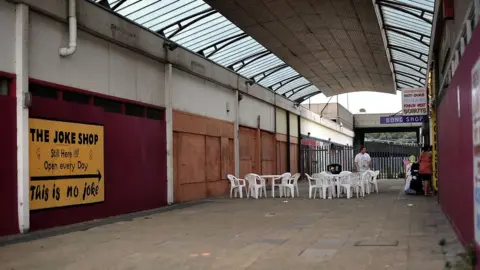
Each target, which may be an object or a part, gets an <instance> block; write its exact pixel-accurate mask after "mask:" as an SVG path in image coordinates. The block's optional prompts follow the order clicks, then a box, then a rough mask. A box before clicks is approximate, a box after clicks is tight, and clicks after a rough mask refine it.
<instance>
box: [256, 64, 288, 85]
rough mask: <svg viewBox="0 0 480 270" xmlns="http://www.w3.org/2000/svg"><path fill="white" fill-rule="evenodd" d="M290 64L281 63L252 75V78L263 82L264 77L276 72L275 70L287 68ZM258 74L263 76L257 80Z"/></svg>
mask: <svg viewBox="0 0 480 270" xmlns="http://www.w3.org/2000/svg"><path fill="white" fill-rule="evenodd" d="M287 67H288V65H287V64H281V65H278V66H274V67H271V68H269V69H267V70H265V71H262V72H260V73H257V74H255V75H253V76H251V77H250V80H252V81H253V82H254V83H259V82H261V81H262V80H263V79H265V78H267V77H268V76H270V75H272V74H274V73H275V72H278V71H280V70H282V69H284V68H287ZM258 76H262V77H261V78H260V79H259V80H258V81H257V80H255V78H256V77H258Z"/></svg>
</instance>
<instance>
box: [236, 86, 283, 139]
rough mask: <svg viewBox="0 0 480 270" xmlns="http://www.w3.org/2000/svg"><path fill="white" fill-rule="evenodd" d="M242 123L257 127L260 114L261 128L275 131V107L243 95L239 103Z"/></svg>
mask: <svg viewBox="0 0 480 270" xmlns="http://www.w3.org/2000/svg"><path fill="white" fill-rule="evenodd" d="M239 111H240V125H243V126H248V127H253V128H257V121H258V120H257V119H258V116H260V129H262V130H268V131H271V132H274V131H275V121H274V119H275V107H273V106H272V105H271V104H268V103H265V102H263V101H260V100H258V99H255V98H253V97H250V96H246V95H244V96H243V99H242V100H241V101H240V104H239Z"/></svg>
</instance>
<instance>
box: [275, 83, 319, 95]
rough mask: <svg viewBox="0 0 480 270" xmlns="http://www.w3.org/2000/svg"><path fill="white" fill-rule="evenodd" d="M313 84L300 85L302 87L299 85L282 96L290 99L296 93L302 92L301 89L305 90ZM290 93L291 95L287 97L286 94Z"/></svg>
mask: <svg viewBox="0 0 480 270" xmlns="http://www.w3.org/2000/svg"><path fill="white" fill-rule="evenodd" d="M312 85H313V84H312V83H306V84H302V85H299V86H297V87H295V88H293V89H290V90H288V91H287V92H285V93H283V94H282V96H285V97H287V98H290V97H291V96H293V95H295V94H296V93H298V92H300V91H302V90H303V89H305V88H307V87H310V86H312ZM290 92H292V94H290V95H288V96H287V93H290Z"/></svg>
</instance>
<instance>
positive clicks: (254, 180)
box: [245, 173, 267, 199]
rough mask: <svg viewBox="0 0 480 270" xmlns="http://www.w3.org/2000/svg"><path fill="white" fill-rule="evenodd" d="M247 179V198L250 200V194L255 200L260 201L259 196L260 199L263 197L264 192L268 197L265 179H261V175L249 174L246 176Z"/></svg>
mask: <svg viewBox="0 0 480 270" xmlns="http://www.w3.org/2000/svg"><path fill="white" fill-rule="evenodd" d="M245 179H246V180H247V181H248V190H247V198H250V194H252V196H253V197H254V198H255V199H258V196H259V195H260V197H262V191H263V192H264V193H263V195H264V197H265V198H266V197H267V188H266V186H265V179H263V178H262V177H260V175H258V174H254V173H249V174H247V175H246V176H245Z"/></svg>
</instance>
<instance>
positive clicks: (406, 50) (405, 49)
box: [387, 45, 428, 64]
mask: <svg viewBox="0 0 480 270" xmlns="http://www.w3.org/2000/svg"><path fill="white" fill-rule="evenodd" d="M387 48H389V49H390V50H395V51H398V52H401V53H404V54H407V55H410V56H411V57H413V58H415V59H418V60H420V61H422V62H423V63H425V64H427V63H428V62H427V60H423V58H422V56H427V55H426V54H424V53H421V52H419V51H415V50H412V49H408V48H404V47H401V46H395V45H388V46H387ZM414 53H418V54H420V56H417V55H415V54H414Z"/></svg>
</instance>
